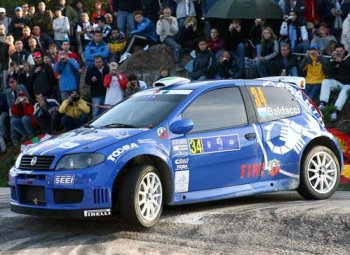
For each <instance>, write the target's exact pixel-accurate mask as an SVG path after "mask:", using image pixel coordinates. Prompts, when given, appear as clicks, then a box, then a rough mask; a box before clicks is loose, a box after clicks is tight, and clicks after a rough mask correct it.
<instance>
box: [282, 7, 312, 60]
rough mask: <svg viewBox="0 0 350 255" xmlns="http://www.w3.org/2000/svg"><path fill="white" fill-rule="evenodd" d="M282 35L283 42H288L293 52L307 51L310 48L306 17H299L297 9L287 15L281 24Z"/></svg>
mask: <svg viewBox="0 0 350 255" xmlns="http://www.w3.org/2000/svg"><path fill="white" fill-rule="evenodd" d="M280 35H281V36H282V41H283V42H288V43H289V44H290V48H291V49H292V52H293V53H294V52H297V53H305V52H306V51H307V50H308V49H309V45H310V43H309V35H308V32H307V30H306V23H305V19H303V18H301V17H298V15H297V14H296V12H295V11H291V12H290V13H289V16H285V18H284V21H283V22H282V24H281V28H280Z"/></svg>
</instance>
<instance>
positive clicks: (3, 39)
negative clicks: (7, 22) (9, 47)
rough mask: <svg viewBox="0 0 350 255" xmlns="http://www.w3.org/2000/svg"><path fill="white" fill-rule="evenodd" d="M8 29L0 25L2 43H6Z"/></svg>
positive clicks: (0, 40)
mask: <svg viewBox="0 0 350 255" xmlns="http://www.w3.org/2000/svg"><path fill="white" fill-rule="evenodd" d="M5 30H6V28H5V26H4V24H0V42H4V41H5V38H6V32H5Z"/></svg>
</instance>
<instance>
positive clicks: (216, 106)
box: [172, 87, 263, 191]
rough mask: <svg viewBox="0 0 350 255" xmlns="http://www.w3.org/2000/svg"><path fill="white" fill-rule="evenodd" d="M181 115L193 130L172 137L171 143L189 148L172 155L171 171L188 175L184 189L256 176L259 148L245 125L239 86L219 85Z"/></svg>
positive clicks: (251, 129)
mask: <svg viewBox="0 0 350 255" xmlns="http://www.w3.org/2000/svg"><path fill="white" fill-rule="evenodd" d="M182 118H183V119H191V120H192V121H193V123H194V126H193V130H192V131H191V132H189V133H187V134H186V135H185V139H183V137H182V138H181V139H176V140H173V141H172V144H173V145H174V144H175V145H176V144H178V145H177V146H180V144H181V143H183V144H184V143H186V146H187V147H188V149H189V153H188V155H186V154H184V155H183V157H181V155H173V156H174V158H175V161H174V163H175V166H174V168H175V171H183V173H184V174H181V175H179V173H175V175H177V176H188V177H187V178H188V183H189V185H188V191H198V190H207V189H214V188H220V187H228V186H233V185H240V184H246V183H252V182H255V181H257V180H258V179H259V174H260V170H261V168H262V160H263V159H262V151H261V149H260V148H259V145H258V143H257V140H256V139H257V135H256V127H254V126H253V125H251V124H248V118H247V113H246V109H245V104H244V101H243V98H242V94H241V91H240V89H239V87H228V88H219V89H214V90H211V91H208V92H206V93H203V94H201V95H199V96H198V97H196V98H195V99H194V100H193V101H192V102H191V103H190V104H189V105H188V107H186V109H185V110H184V111H183V112H182ZM176 148H177V149H179V148H180V147H176ZM184 148H186V147H184ZM175 154H176V153H175ZM184 191H186V190H184Z"/></svg>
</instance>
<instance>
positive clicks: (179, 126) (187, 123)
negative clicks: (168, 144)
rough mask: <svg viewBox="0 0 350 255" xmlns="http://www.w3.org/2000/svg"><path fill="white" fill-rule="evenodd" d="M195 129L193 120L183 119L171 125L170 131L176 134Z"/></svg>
mask: <svg viewBox="0 0 350 255" xmlns="http://www.w3.org/2000/svg"><path fill="white" fill-rule="evenodd" d="M192 129H193V121H192V120H191V119H181V120H177V121H175V122H173V123H172V124H171V125H170V131H171V132H173V133H174V134H186V133H188V132H190V131H191V130H192Z"/></svg>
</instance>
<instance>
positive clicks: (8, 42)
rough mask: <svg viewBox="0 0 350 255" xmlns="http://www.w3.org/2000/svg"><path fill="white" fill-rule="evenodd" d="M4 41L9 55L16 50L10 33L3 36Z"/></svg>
mask: <svg viewBox="0 0 350 255" xmlns="http://www.w3.org/2000/svg"><path fill="white" fill-rule="evenodd" d="M4 42H5V43H7V44H8V45H9V52H8V53H9V56H12V54H14V53H15V52H16V47H15V39H14V38H13V35H12V34H7V35H6V38H5V41H4Z"/></svg>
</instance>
